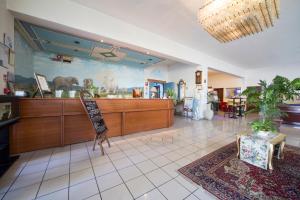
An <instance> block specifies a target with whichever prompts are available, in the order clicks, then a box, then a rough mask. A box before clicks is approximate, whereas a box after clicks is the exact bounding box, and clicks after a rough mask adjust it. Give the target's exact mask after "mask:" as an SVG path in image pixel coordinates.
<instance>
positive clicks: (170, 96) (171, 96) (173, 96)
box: [167, 89, 177, 106]
mask: <svg viewBox="0 0 300 200" xmlns="http://www.w3.org/2000/svg"><path fill="white" fill-rule="evenodd" d="M167 96H168V99H172V100H173V103H174V106H175V105H176V104H177V96H176V93H175V90H174V89H167Z"/></svg>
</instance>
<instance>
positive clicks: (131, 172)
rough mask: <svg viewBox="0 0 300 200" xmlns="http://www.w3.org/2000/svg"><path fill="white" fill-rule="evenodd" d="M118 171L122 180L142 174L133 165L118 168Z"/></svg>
mask: <svg viewBox="0 0 300 200" xmlns="http://www.w3.org/2000/svg"><path fill="white" fill-rule="evenodd" d="M119 173H120V175H121V177H122V179H123V180H124V181H128V180H130V179H133V178H136V177H138V176H141V175H142V173H141V172H140V170H139V169H138V168H136V167H135V166H134V165H132V166H129V167H126V168H124V169H121V170H119Z"/></svg>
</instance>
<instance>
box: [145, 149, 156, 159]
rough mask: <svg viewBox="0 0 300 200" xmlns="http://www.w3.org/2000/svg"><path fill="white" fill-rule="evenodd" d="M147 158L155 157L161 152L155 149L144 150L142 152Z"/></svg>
mask: <svg viewBox="0 0 300 200" xmlns="http://www.w3.org/2000/svg"><path fill="white" fill-rule="evenodd" d="M142 153H143V154H144V155H145V156H146V157H147V158H154V157H157V156H159V155H160V154H159V153H158V152H156V151H153V150H148V151H144V152H142Z"/></svg>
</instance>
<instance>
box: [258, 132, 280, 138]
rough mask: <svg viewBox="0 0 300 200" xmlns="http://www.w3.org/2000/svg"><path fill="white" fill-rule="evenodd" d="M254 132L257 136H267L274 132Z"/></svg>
mask: <svg viewBox="0 0 300 200" xmlns="http://www.w3.org/2000/svg"><path fill="white" fill-rule="evenodd" d="M255 134H256V135H257V136H259V137H269V136H272V135H275V134H276V133H274V132H272V131H258V132H256V133H255Z"/></svg>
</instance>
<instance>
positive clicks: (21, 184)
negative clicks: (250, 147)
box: [0, 116, 300, 200]
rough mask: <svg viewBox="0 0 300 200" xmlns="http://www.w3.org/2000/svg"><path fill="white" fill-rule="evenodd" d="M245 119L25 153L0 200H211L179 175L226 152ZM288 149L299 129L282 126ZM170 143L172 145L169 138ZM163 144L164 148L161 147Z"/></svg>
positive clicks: (178, 124) (180, 123)
mask: <svg viewBox="0 0 300 200" xmlns="http://www.w3.org/2000/svg"><path fill="white" fill-rule="evenodd" d="M246 125H247V120H246V119H236V120H234V119H228V118H225V119H224V118H223V117H218V116H217V117H215V119H214V120H213V121H206V120H202V121H192V120H189V119H184V118H176V119H175V124H174V126H173V127H172V128H169V129H161V130H155V131H150V132H147V133H139V134H134V135H130V136H127V137H119V138H112V139H111V144H112V147H111V148H108V147H107V146H106V147H105V151H106V155H105V156H101V155H100V151H99V148H97V149H96V150H95V151H92V142H86V143H80V144H75V145H71V146H66V147H62V148H53V149H47V150H41V151H35V152H30V153H25V154H23V155H22V156H21V158H20V159H19V160H18V161H17V162H16V163H15V164H14V165H13V167H11V168H10V169H9V171H8V172H7V173H6V174H5V175H4V176H3V177H2V178H1V180H0V198H1V199H5V200H7V199H11V200H18V199H39V200H46V199H48V200H50V199H51V200H56V199H59V200H64V199H72V200H73V199H74V200H76V199H89V200H92V199H93V200H97V199H103V200H114V199H115V200H127V199H139V200H142V199H154V200H159V199H170V200H176V199H187V200H194V199H205V200H207V199H214V197H213V196H212V195H211V194H210V193H208V192H207V191H205V190H203V189H202V188H201V187H200V186H198V185H195V184H193V183H191V182H189V181H188V180H186V179H185V178H184V177H182V176H181V175H179V174H178V172H177V170H178V169H179V168H180V167H182V166H184V165H186V164H188V163H190V162H192V161H194V160H196V159H198V158H200V157H202V156H203V155H206V154H207V153H210V152H212V151H214V150H216V149H218V148H220V147H221V146H224V145H226V144H228V143H230V142H232V141H234V139H235V135H236V133H238V132H240V131H243V130H246V129H247V128H246ZM282 132H284V133H287V134H288V138H287V143H288V144H292V145H295V146H300V129H296V128H293V127H289V126H283V127H282ZM171 136H172V137H173V143H172V137H171ZM162 138H164V142H162Z"/></svg>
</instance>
